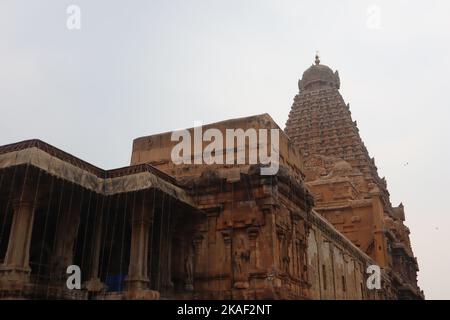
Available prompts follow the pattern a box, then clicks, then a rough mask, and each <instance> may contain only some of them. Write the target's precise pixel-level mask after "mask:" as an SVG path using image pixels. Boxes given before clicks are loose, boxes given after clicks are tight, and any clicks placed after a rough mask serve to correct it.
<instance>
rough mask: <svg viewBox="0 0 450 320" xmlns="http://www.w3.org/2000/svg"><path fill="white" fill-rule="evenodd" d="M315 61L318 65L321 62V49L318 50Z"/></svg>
mask: <svg viewBox="0 0 450 320" xmlns="http://www.w3.org/2000/svg"><path fill="white" fill-rule="evenodd" d="M314 62H315V63H316V66H318V65H319V64H320V59H319V51H316V60H315V61H314Z"/></svg>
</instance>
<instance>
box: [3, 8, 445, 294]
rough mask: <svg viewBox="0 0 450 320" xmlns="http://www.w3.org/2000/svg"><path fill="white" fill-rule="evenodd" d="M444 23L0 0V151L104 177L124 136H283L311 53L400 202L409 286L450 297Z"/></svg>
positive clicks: (402, 16) (434, 18) (388, 15)
mask: <svg viewBox="0 0 450 320" xmlns="http://www.w3.org/2000/svg"><path fill="white" fill-rule="evenodd" d="M71 4H75V5H78V6H79V8H80V9H81V29H80V30H69V29H68V28H67V26H66V22H67V18H68V16H69V15H68V14H67V13H66V9H67V7H68V6H69V5H71ZM378 13H379V15H378ZM449 17H450V2H449V1H445V0H442V1H420V2H419V1H400V0H397V1H392V0H391V1H376V0H374V1H361V0H354V1H335V0H334V1H333V0H330V1H317V0H316V1H310V2H308V3H306V1H299V0H293V1H280V0H277V1H275V0H273V1H261V0H255V1H249V0H239V1H232V0H221V1H219V0H202V1H193V0H180V1H171V0H164V1H163V0H161V1H148V0H142V1H138V0H136V1H112V0H104V1H101V0H97V1H92V0H90V1H88V0H72V1H63V0H53V1H50V0H48V1H44V0H39V1H29V0H28V1H25V0H2V1H1V2H0V145H3V144H8V143H12V142H17V141H20V140H24V139H29V138H39V139H42V140H44V141H46V142H48V143H50V144H52V145H54V146H56V147H59V148H61V149H63V150H65V151H68V152H70V153H72V154H74V155H76V156H78V157H80V158H82V159H84V160H86V161H88V162H91V163H93V164H95V165H97V166H100V167H102V168H105V169H110V168H115V167H122V166H126V165H128V164H129V161H130V157H131V145H132V139H133V138H136V137H138V136H143V135H149V134H152V133H158V132H160V131H168V130H173V129H179V128H184V127H191V126H193V124H194V121H196V120H200V121H203V122H204V123H208V122H214V121H219V120H224V119H228V118H234V117H239V116H247V115H253V114H260V113H265V112H267V113H269V114H270V115H271V116H272V117H273V118H274V120H275V121H276V122H277V123H278V124H279V125H280V126H281V127H282V128H284V124H285V122H286V120H287V117H288V113H289V110H290V108H291V105H292V99H293V97H294V95H295V94H296V93H297V91H298V88H297V81H298V79H299V78H300V77H301V75H302V73H303V71H304V70H305V69H306V68H307V67H309V66H310V65H311V64H312V63H313V60H314V54H315V52H316V50H319V52H320V55H321V60H322V63H323V64H326V65H328V66H330V67H331V68H332V69H333V70H335V69H337V70H339V74H340V77H341V93H342V95H343V97H344V99H345V100H346V102H349V103H350V108H351V111H352V115H353V118H354V120H357V123H358V126H359V129H360V133H361V136H362V138H363V140H364V142H365V144H366V146H367V147H368V150H369V152H370V154H371V156H375V160H376V164H377V166H378V168H379V173H380V175H381V176H386V179H387V182H388V188H389V190H390V193H391V200H392V202H393V205H397V204H398V203H400V202H401V201H402V202H403V204H404V205H405V210H406V215H407V221H406V224H407V225H408V226H409V227H410V229H411V240H412V244H413V249H414V252H415V254H416V256H417V257H418V261H419V266H420V269H421V270H420V272H419V284H420V286H421V287H422V289H423V290H424V291H425V295H426V297H427V298H436V299H443V298H450V276H449V273H450V248H449V245H450V231H449V230H450V215H449V214H450V201H449V200H448V199H449V198H448V196H449V184H450V169H449V167H450V151H449V144H450V143H449V138H450V129H449V127H448V123H447V122H448V120H449V119H450V81H449V79H450V19H449Z"/></svg>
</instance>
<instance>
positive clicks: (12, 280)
mask: <svg viewBox="0 0 450 320" xmlns="http://www.w3.org/2000/svg"><path fill="white" fill-rule="evenodd" d="M22 198H23V199H22V200H18V201H14V202H13V219H12V224H11V230H10V234H9V242H8V249H7V251H6V256H5V261H4V263H3V264H2V265H1V266H0V282H1V283H3V284H9V285H13V286H18V287H20V286H23V285H24V284H25V283H27V282H28V280H29V275H30V273H31V268H30V265H29V261H30V243H31V234H32V231H33V221H34V210H35V208H34V203H33V201H31V200H29V199H30V198H31V197H22ZM25 198H27V199H26V200H25Z"/></svg>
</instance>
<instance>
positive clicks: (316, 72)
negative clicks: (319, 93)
mask: <svg viewBox="0 0 450 320" xmlns="http://www.w3.org/2000/svg"><path fill="white" fill-rule="evenodd" d="M340 85H341V81H340V79H339V73H338V72H337V71H336V72H333V70H331V68H330V67H328V66H326V65H323V64H320V60H319V56H318V55H316V60H315V64H313V65H312V66H311V67H309V68H308V69H306V71H305V72H303V76H302V78H301V79H300V80H299V81H298V88H299V89H300V91H302V90H315V89H322V88H327V87H328V88H329V87H331V88H336V89H339V87H340Z"/></svg>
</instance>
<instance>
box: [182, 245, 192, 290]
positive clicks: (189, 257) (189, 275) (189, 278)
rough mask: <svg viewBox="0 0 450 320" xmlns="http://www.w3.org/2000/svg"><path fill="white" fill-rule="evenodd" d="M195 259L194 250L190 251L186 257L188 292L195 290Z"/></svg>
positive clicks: (186, 285) (186, 284) (185, 270)
mask: <svg viewBox="0 0 450 320" xmlns="http://www.w3.org/2000/svg"><path fill="white" fill-rule="evenodd" d="M193 260H194V257H193V254H192V249H189V250H188V252H187V253H186V255H185V256H184V275H185V286H184V287H185V289H186V290H187V291H192V290H194V261H193Z"/></svg>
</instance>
